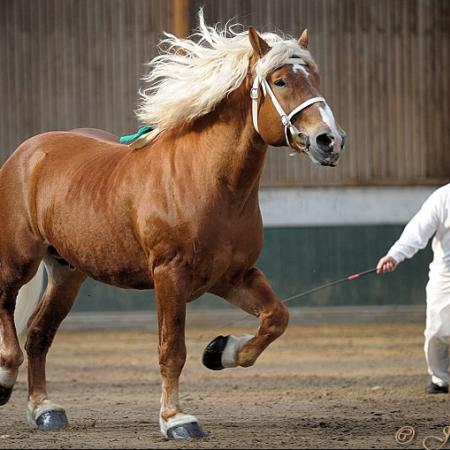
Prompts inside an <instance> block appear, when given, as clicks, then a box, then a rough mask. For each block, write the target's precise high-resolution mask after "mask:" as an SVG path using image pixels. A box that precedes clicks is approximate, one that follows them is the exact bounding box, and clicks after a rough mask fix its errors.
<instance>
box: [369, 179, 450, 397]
mask: <svg viewBox="0 0 450 450" xmlns="http://www.w3.org/2000/svg"><path fill="white" fill-rule="evenodd" d="M433 235H434V239H433V243H432V248H433V253H434V258H433V262H432V263H431V264H430V271H429V282H428V284H427V288H426V294H427V320H426V328H425V356H426V361H427V365H428V373H429V374H430V375H431V383H430V385H429V386H427V392H428V393H430V394H437V393H448V385H449V340H450V184H447V185H445V186H443V187H441V188H439V189H437V190H436V191H435V192H433V194H431V195H430V197H429V198H428V199H427V200H426V201H425V203H424V204H423V206H422V208H421V209H420V211H419V212H418V213H417V214H416V215H415V216H414V217H413V218H412V220H411V221H410V222H409V223H408V225H406V227H405V229H404V231H403V233H402V235H401V236H400V239H399V240H398V241H397V242H396V243H395V244H394V245H393V246H392V247H391V249H390V250H389V252H388V253H387V255H385V256H383V257H382V258H381V259H380V260H379V262H378V265H377V273H379V274H380V273H387V272H392V271H393V270H395V268H396V267H397V265H398V264H399V263H401V262H402V261H403V260H405V259H406V258H412V257H413V256H414V255H415V254H416V253H417V252H418V250H420V249H423V248H424V247H426V245H427V243H428V241H429V239H430V238H431V237H432V236H433Z"/></svg>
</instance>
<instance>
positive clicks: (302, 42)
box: [298, 28, 309, 48]
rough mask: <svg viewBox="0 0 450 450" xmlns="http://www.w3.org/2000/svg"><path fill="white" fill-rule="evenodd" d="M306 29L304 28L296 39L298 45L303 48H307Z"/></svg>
mask: <svg viewBox="0 0 450 450" xmlns="http://www.w3.org/2000/svg"><path fill="white" fill-rule="evenodd" d="M308 41H309V38H308V28H305V29H304V30H303V33H302V34H301V35H300V37H299V38H298V43H299V44H300V45H301V46H302V47H303V48H308Z"/></svg>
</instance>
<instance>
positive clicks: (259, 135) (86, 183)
mask: <svg viewBox="0 0 450 450" xmlns="http://www.w3.org/2000/svg"><path fill="white" fill-rule="evenodd" d="M196 36H197V38H199V39H197V38H196V37H195V36H194V37H193V38H191V39H177V38H176V37H175V36H172V35H166V39H165V40H164V41H163V42H165V44H168V45H167V49H166V50H165V51H164V53H162V54H161V55H160V56H158V57H157V58H155V59H154V60H153V61H152V66H153V67H152V70H151V72H150V74H149V75H148V77H147V82H148V83H149V86H150V87H149V88H148V89H146V90H145V91H143V92H142V93H141V95H142V103H141V106H140V109H139V110H138V116H139V118H140V119H141V120H142V121H143V122H144V123H151V124H153V125H154V126H156V127H157V129H158V130H159V134H158V135H157V136H156V137H155V138H153V140H152V141H151V142H149V143H147V144H146V145H145V146H144V147H142V148H139V149H131V148H129V147H127V146H125V145H121V144H119V143H118V141H117V138H116V137H115V136H113V135H111V134H109V133H107V132H105V131H101V130H94V129H77V130H72V131H68V132H67V131H66V132H48V133H43V134H40V135H37V136H34V137H32V138H30V139H28V140H27V141H25V142H24V143H22V144H21V145H20V146H19V148H18V149H17V150H16V151H15V152H14V153H13V154H12V156H11V157H10V158H9V159H8V160H7V162H6V163H5V164H4V166H3V167H2V169H1V171H0V210H1V212H2V213H1V216H0V230H1V233H0V325H1V326H0V330H1V343H0V403H1V404H6V403H7V401H8V400H9V397H10V394H11V391H12V388H13V386H14V383H15V381H16V378H17V373H18V368H19V366H20V365H21V364H22V361H23V353H22V350H21V347H20V345H19V342H18V337H17V336H18V333H20V332H21V330H20V329H19V330H16V327H15V322H14V312H15V305H16V298H19V299H20V300H18V301H17V308H18V312H17V314H16V321H17V323H19V322H24V321H25V323H27V324H28V334H27V341H26V345H25V350H26V354H27V356H28V386H29V399H28V418H29V421H30V423H31V424H32V425H33V426H35V427H38V428H39V429H42V430H56V429H60V428H63V427H65V426H66V425H67V423H68V422H67V418H66V415H65V412H64V410H63V408H61V407H60V406H58V405H56V404H55V403H53V402H52V401H51V400H50V399H49V397H48V394H47V389H46V377H45V361H46V355H47V352H48V350H49V348H50V345H51V343H52V341H53V338H54V336H55V333H56V331H57V329H58V326H59V325H60V323H61V322H62V320H63V319H64V318H65V317H66V315H67V314H68V313H69V311H70V309H71V307H72V304H73V303H74V300H75V298H76V296H77V293H78V290H79V288H80V285H81V284H82V283H83V281H84V280H85V279H86V277H88V276H89V277H92V278H94V279H96V280H99V281H102V282H104V283H108V284H111V285H113V286H119V287H122V288H131V289H153V288H154V289H155V291H156V302H157V314H158V327H159V364H160V370H161V377H162V398H161V411H160V428H161V432H162V434H163V435H164V436H165V437H168V438H174V439H184V438H189V437H202V436H205V432H204V431H203V430H202V427H201V425H200V424H199V422H198V421H197V419H196V418H195V417H194V416H192V415H188V414H185V413H183V412H182V410H181V407H180V403H179V394H178V379H179V376H180V373H181V370H182V368H183V366H184V363H185V360H186V346H185V315H186V303H187V302H191V301H193V300H195V299H196V298H198V297H199V296H200V295H202V294H203V293H205V292H211V293H214V294H216V295H218V296H221V297H223V298H224V299H226V300H227V301H229V302H231V303H232V304H234V305H237V306H239V307H240V308H242V309H243V310H245V311H246V312H248V313H250V314H253V315H254V316H257V317H258V318H259V320H260V327H259V329H258V331H257V332H256V334H255V335H254V336H250V335H246V336H241V337H235V336H227V337H222V336H220V337H218V338H216V339H215V340H214V341H213V342H211V343H210V344H209V346H208V347H207V349H206V350H205V353H204V358H203V362H204V364H205V365H206V366H207V367H209V368H210V369H214V370H217V369H223V368H230V367H236V366H242V367H248V366H251V365H253V364H254V363H255V361H256V359H257V358H258V356H259V355H260V354H261V352H262V351H263V350H264V349H265V348H266V347H267V346H268V345H269V344H270V343H271V342H272V341H274V340H275V339H276V338H277V337H279V336H280V335H281V334H282V333H283V332H284V331H285V329H286V326H287V324H288V311H287V309H286V307H285V306H284V305H283V304H282V303H281V302H280V300H279V299H278V298H277V296H276V295H275V293H274V292H273V290H272V288H271V286H270V284H269V282H268V280H267V279H266V277H265V276H264V274H263V273H262V272H261V271H260V270H259V269H257V268H256V267H255V263H256V260H257V258H258V255H259V254H260V250H261V247H262V243H263V226H262V220H261V213H260V209H259V203H258V188H259V184H260V178H261V174H262V170H263V165H264V160H265V158H266V152H267V148H268V145H272V146H285V145H288V146H289V147H291V149H292V150H293V151H294V152H297V153H305V154H307V155H309V157H310V159H311V160H312V161H314V162H315V163H318V164H321V165H324V166H335V165H336V163H337V160H338V158H339V156H340V154H341V151H342V149H343V147H344V133H343V131H342V130H341V129H340V128H339V127H338V126H337V125H336V123H335V121H334V118H333V114H332V112H331V110H330V108H329V107H328V106H327V103H326V102H325V100H324V98H323V97H321V96H320V94H319V91H318V89H319V73H318V70H317V67H316V64H315V63H314V60H313V59H312V57H311V54H310V52H309V51H308V50H307V43H308V42H307V41H308V36H307V31H306V30H305V31H304V32H303V33H302V35H301V36H300V39H299V40H298V41H297V40H295V39H285V38H282V37H280V36H278V35H276V34H273V33H264V34H262V35H259V34H258V33H257V32H256V31H255V30H254V29H253V28H252V27H250V28H249V30H248V31H242V32H239V33H237V32H235V31H234V30H233V29H229V28H225V29H224V30H217V29H216V28H215V27H208V26H206V25H205V24H204V21H203V17H202V15H201V14H200V27H199V30H198V33H197V35H196ZM41 261H43V264H44V265H45V268H46V271H47V274H48V285H47V287H46V290H45V293H44V295H43V296H42V298H41V299H40V301H39V303H38V300H37V299H36V300H35V299H33V298H29V296H28V297H27V296H24V295H19V297H18V292H19V290H21V293H23V292H24V289H26V288H27V286H25V285H26V283H33V277H34V276H35V275H36V273H37V271H38V269H39V268H40V264H41ZM40 273H42V270H41V271H40ZM35 280H36V278H35ZM34 283H35V285H37V289H38V290H39V288H40V285H39V282H38V283H37V284H36V281H34ZM22 287H23V288H24V289H21V288H22ZM35 291H36V289H35ZM19 294H20V293H19ZM35 305H37V307H35ZM27 310H34V312H33V314H31V312H28V313H24V312H23V311H27ZM28 315H31V317H30V318H29V320H28Z"/></svg>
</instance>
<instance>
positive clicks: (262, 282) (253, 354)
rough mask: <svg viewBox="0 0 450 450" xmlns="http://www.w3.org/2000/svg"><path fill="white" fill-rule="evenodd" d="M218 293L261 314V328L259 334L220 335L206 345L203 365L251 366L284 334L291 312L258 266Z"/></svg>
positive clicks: (241, 306)
mask: <svg viewBox="0 0 450 450" xmlns="http://www.w3.org/2000/svg"><path fill="white" fill-rule="evenodd" d="M218 293H219V294H220V295H221V296H223V297H224V298H225V299H226V300H228V301H229V302H230V303H233V304H234V305H237V306H239V307H240V308H241V309H243V310H244V311H246V312H248V313H249V314H252V315H254V316H257V317H259V320H260V327H259V330H258V333H257V334H256V336H253V335H244V336H239V337H236V336H232V335H229V336H218V337H217V338H215V339H214V340H213V341H212V342H210V343H209V345H208V346H207V347H206V349H205V352H204V354H203V364H204V365H205V366H206V367H208V368H209V369H212V370H221V369H225V368H229V367H237V366H242V367H249V366H252V365H253V364H254V363H255V361H256V359H257V358H258V356H259V355H260V354H261V353H262V352H263V351H264V349H265V348H266V347H267V346H268V345H269V344H270V343H271V342H273V341H274V340H275V339H276V338H278V337H279V336H281V335H282V334H283V332H284V331H285V329H286V327H287V325H288V321H289V312H288V310H287V308H286V306H285V305H284V304H283V303H281V302H280V300H279V299H278V298H277V296H276V295H275V293H274V292H273V290H272V287H271V286H270V284H269V282H268V280H267V278H266V277H265V275H264V274H263V273H262V272H261V271H260V270H259V269H257V268H252V269H250V270H249V271H248V272H247V273H246V274H245V275H244V277H243V279H242V282H241V283H239V284H238V285H237V286H233V287H231V288H228V289H224V290H222V291H219V292H218Z"/></svg>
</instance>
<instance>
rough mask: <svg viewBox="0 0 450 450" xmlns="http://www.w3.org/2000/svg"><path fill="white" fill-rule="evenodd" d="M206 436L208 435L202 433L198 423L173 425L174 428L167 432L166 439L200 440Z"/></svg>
mask: <svg viewBox="0 0 450 450" xmlns="http://www.w3.org/2000/svg"><path fill="white" fill-rule="evenodd" d="M206 436H208V433H206V432H205V431H203V429H202V427H201V426H200V424H199V423H198V422H191V423H185V424H183V425H175V426H174V427H172V428H169V429H168V430H167V437H168V438H169V439H176V440H182V439H201V438H204V437H206Z"/></svg>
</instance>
